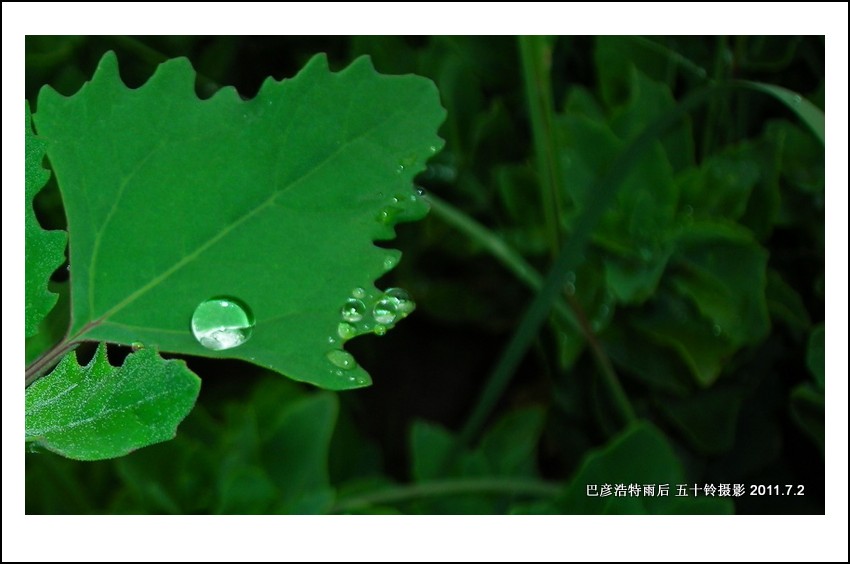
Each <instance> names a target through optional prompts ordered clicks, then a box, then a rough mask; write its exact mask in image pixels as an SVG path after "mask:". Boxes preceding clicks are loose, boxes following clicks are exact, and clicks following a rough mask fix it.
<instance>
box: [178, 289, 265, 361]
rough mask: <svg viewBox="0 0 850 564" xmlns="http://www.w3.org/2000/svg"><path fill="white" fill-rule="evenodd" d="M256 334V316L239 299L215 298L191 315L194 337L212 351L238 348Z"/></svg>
mask: <svg viewBox="0 0 850 564" xmlns="http://www.w3.org/2000/svg"><path fill="white" fill-rule="evenodd" d="M253 331H254V314H253V313H251V309H250V308H249V307H248V306H247V305H246V304H245V303H243V302H241V301H239V300H238V299H236V298H230V297H224V296H220V297H215V298H210V299H208V300H205V301H203V302H201V303H200V304H199V305H198V307H197V308H195V313H194V314H192V334H193V335H194V336H195V339H197V340H198V342H199V343H200V344H201V346H203V347H206V348H208V349H210V350H214V351H221V350H226V349H232V348H234V347H238V346H239V345H241V344H242V343H244V342H245V341H247V340H248V339H249V338H251V334H252V333H253Z"/></svg>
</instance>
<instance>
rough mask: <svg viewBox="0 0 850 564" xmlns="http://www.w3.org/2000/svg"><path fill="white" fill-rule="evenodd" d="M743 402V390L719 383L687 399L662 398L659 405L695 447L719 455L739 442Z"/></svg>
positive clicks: (706, 452) (709, 453)
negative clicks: (739, 421)
mask: <svg viewBox="0 0 850 564" xmlns="http://www.w3.org/2000/svg"><path fill="white" fill-rule="evenodd" d="M743 401H744V393H743V391H742V390H740V389H738V388H735V387H731V386H723V385H722V384H718V385H716V386H713V387H712V388H709V389H707V390H700V391H699V392H697V393H694V394H692V395H689V396H686V397H683V398H664V399H663V400H661V399H659V401H658V408H659V410H660V411H661V412H662V413H664V415H665V416H667V417H668V418H669V419H670V421H671V422H672V423H673V424H674V425H676V427H678V428H679V429H680V431H681V433H682V434H683V435H684V437H685V438H686V439H687V440H688V441H689V442H690V443H691V444H692V445H693V446H694V448H696V449H698V450H699V451H700V452H703V453H705V454H708V455H717V454H720V453H724V452H727V451H729V450H730V449H731V448H732V446H733V444H734V442H735V431H736V429H737V426H738V416H739V414H740V412H741V405H742V403H743Z"/></svg>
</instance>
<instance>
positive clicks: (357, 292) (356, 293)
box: [351, 288, 366, 300]
mask: <svg viewBox="0 0 850 564" xmlns="http://www.w3.org/2000/svg"><path fill="white" fill-rule="evenodd" d="M351 295H352V296H353V297H355V298H357V299H358V300H362V299H363V298H365V297H366V290H365V289H364V288H354V289H353V290H351Z"/></svg>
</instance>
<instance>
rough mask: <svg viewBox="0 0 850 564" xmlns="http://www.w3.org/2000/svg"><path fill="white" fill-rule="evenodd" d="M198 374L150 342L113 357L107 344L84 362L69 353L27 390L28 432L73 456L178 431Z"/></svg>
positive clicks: (122, 449)
mask: <svg viewBox="0 0 850 564" xmlns="http://www.w3.org/2000/svg"><path fill="white" fill-rule="evenodd" d="M200 387H201V381H200V379H199V378H198V377H197V376H196V375H195V374H193V373H192V372H191V371H190V370H189V369H188V368H187V367H186V364H185V363H184V362H183V361H180V360H164V359H163V358H161V357H160V356H159V355H158V354H157V352H156V351H155V350H153V349H150V348H145V349H141V350H139V351H137V352H135V353H132V354H130V355H129V356H127V358H126V360H125V361H124V364H123V365H122V366H121V367H118V368H116V367H114V366H112V365H110V364H109V360H108V359H107V357H106V345H105V344H103V343H101V344H100V345H99V346H98V349H97V352H96V353H95V356H94V358H93V359H92V360H91V362H89V363H88V364H87V365H86V366H80V365H79V364H78V363H77V357H76V353H71V354H68V355H66V356H65V357H64V358H63V359H62V361H61V362H60V363H59V365H58V366H57V367H56V368H55V369H54V370H53V372H51V373H50V374H48V375H47V376H45V377H44V378H41V379H40V380H38V381H36V382H35V383H34V384H33V385H32V386H30V387H29V388H27V390H26V440H27V441H33V442H36V443H37V444H39V445H41V446H44V447H45V448H47V449H49V450H52V451H54V452H56V453H59V454H61V455H63V456H67V457H68V458H76V459H78V460H101V459H104V458H115V457H118V456H123V455H125V454H127V453H129V452H132V451H134V450H136V449H138V448H141V447H144V446H147V445H151V444H154V443H158V442H162V441H166V440H168V439H171V438H173V437H174V435H175V432H176V429H177V425H178V424H179V423H180V421H182V420H183V418H184V417H186V415H187V414H188V413H189V411H190V410H191V409H192V407H193V406H194V405H195V400H196V399H197V398H198V392H199V391H200Z"/></svg>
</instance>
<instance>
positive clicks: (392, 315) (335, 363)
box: [326, 258, 416, 384]
mask: <svg viewBox="0 0 850 564" xmlns="http://www.w3.org/2000/svg"><path fill="white" fill-rule="evenodd" d="M395 260H396V261H397V260H398V259H397V258H396V259H395ZM415 307H416V305H415V304H414V303H413V300H411V299H410V296H409V295H408V294H407V292H405V291H404V290H402V289H401V288H388V289H387V290H385V291H383V292H378V291H372V292H369V291H367V290H366V289H365V288H354V289H353V290H352V291H351V295H350V296H349V297H348V298H347V299H346V300H345V302H344V303H343V305H342V307H341V308H340V310H339V318H340V320H339V323H338V324H337V327H336V335H331V336H329V337H328V344H329V345H331V346H339V347H340V348H334V349H331V350H330V351H328V353H327V355H326V356H327V359H328V361H329V362H330V364H331V365H332V367H333V368H332V371H333V373H334V374H335V375H337V376H341V377H344V376H346V375H347V374H346V373H350V371H352V370H353V369H354V368H355V367H356V366H357V361H356V360H355V359H354V357H353V356H352V355H351V353H349V352H347V351H345V350H343V349H342V348H341V347H342V345H343V344H344V343H345V341H347V340H349V339H351V338H353V337H356V336H357V335H363V334H366V333H374V334H375V335H384V334H386V332H387V331H388V330H390V329H392V327H393V326H394V325H395V324H396V323H397V322H398V321H399V320H400V319H403V318H405V317H407V316H408V315H409V314H410V313H411V312H412V311H413V310H414V309H415ZM348 379H349V380H350V381H351V382H352V383H356V384H365V383H366V380H365V378H364V377H363V376H361V375H355V374H349V375H348Z"/></svg>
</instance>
